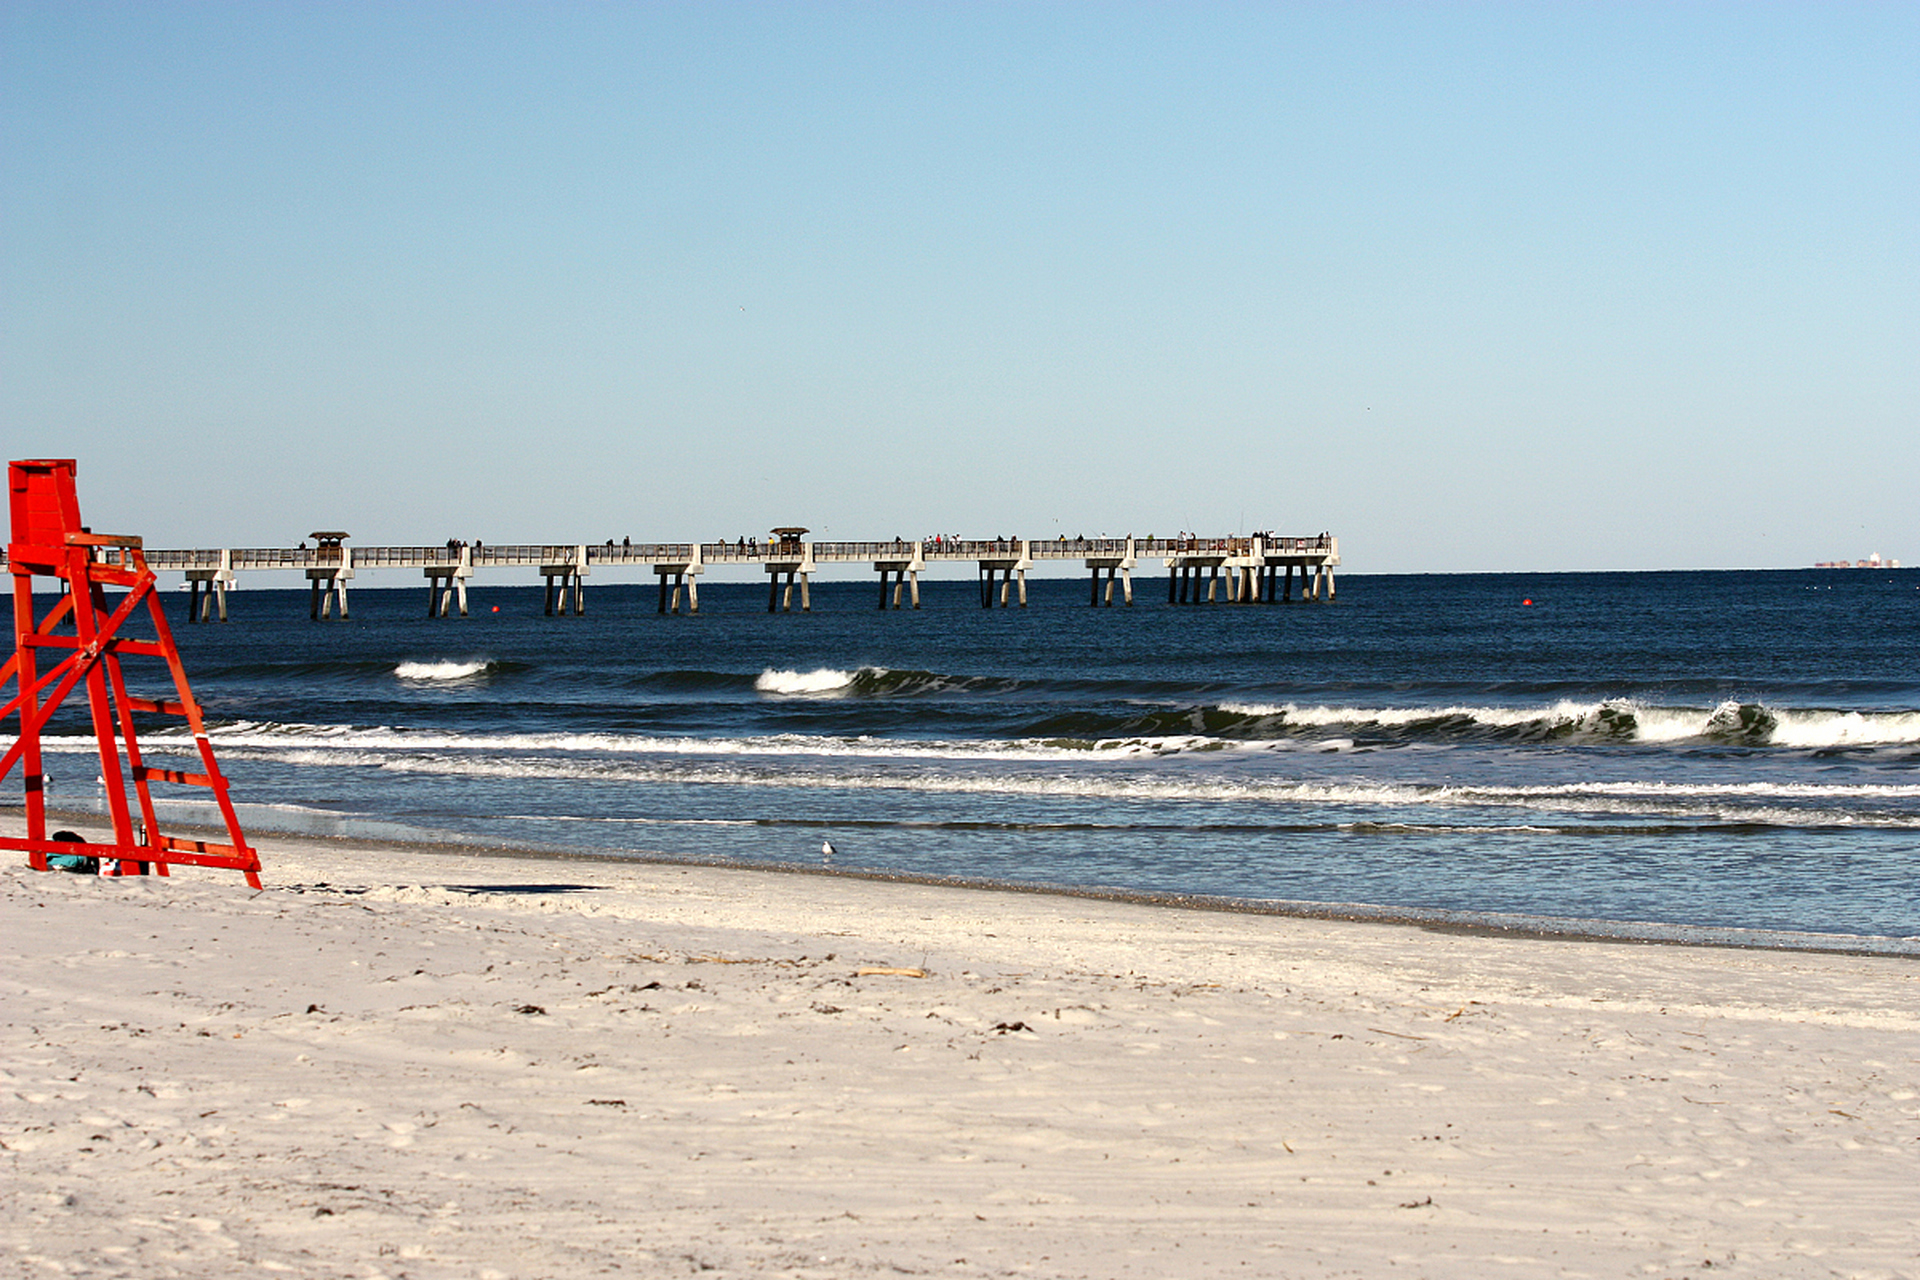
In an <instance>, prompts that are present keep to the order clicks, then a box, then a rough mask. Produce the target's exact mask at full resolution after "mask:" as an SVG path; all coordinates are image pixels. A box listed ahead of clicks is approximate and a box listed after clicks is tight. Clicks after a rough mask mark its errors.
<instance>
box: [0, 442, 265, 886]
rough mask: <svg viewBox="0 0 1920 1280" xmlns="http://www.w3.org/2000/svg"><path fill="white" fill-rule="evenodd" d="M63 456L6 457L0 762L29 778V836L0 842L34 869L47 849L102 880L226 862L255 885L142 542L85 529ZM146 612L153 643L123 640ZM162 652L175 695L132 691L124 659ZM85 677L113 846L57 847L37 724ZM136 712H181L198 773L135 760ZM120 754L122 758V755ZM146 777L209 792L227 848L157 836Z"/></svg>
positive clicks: (256, 867)
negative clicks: (114, 594) (8, 600)
mask: <svg viewBox="0 0 1920 1280" xmlns="http://www.w3.org/2000/svg"><path fill="white" fill-rule="evenodd" d="M74 471H75V466H74V461H73V459H71V458H53V459H34V460H28V461H24V462H11V463H8V464H7V498H8V504H9V507H10V509H11V513H12V516H13V540H12V541H11V542H10V543H8V544H7V569H8V571H9V572H11V573H12V574H13V646H14V647H13V657H12V658H11V659H9V660H8V662H7V664H6V666H5V667H4V668H0V688H3V687H4V686H5V684H6V682H7V681H8V680H9V679H11V680H13V681H14V683H15V685H16V688H17V690H18V692H17V693H16V695H15V696H14V698H13V700H12V701H11V702H9V703H7V705H6V707H5V708H4V709H0V722H4V721H5V719H6V718H7V717H9V716H14V715H17V716H19V718H20V737H19V740H18V741H17V742H15V743H14V744H13V747H12V749H11V750H9V751H8V752H7V754H6V756H5V757H4V758H0V779H4V778H5V777H6V775H7V774H8V773H10V772H11V771H12V769H13V766H14V765H15V764H16V763H18V764H20V765H21V766H22V773H23V774H24V776H25V779H26V794H27V798H26V811H27V834H26V836H25V837H24V838H22V837H18V836H0V849H24V850H26V852H27V857H28V861H29V862H30V863H31V864H32V865H33V866H34V868H35V869H37V870H40V871H45V870H47V855H48V854H49V853H75V854H90V855H92V856H94V857H97V858H101V859H110V860H112V861H111V862H106V861H103V863H102V866H103V867H110V868H111V869H110V870H109V871H107V872H106V874H109V875H140V874H144V870H145V867H146V866H147V865H151V866H153V867H154V868H155V869H156V870H158V871H159V873H160V874H161V875H166V874H167V868H168V866H169V864H172V863H180V864H183V865H190V866H196V867H227V868H230V869H231V870H234V871H240V872H244V873H245V874H246V877H247V883H248V884H249V885H251V886H252V887H253V888H255V889H258V888H259V887H260V858H259V855H258V854H257V853H255V852H254V850H252V849H251V848H249V847H248V846H247V839H246V836H245V835H243V834H242V833H241V830H240V820H239V818H238V817H237V816H235V814H234V811H233V802H232V801H231V800H229V799H228V798H227V780H226V778H225V776H223V775H222V774H221V772H220V766H219V764H218V763H217V762H216V761H215V760H214V758H213V747H212V746H211V745H210V744H209V743H208V741H207V730H206V725H205V723H204V722H203V721H202V719H201V716H200V704H199V703H197V702H195V701H194V700H193V692H192V690H190V689H189V688H188V687H187V673H186V670H185V669H184V668H183V667H182V666H181V665H180V651H179V650H178V649H176V648H175V647H174V643H173V633H172V632H171V631H170V630H168V628H167V618H166V614H165V612H164V611H163V610H162V608H161V606H160V597H159V595H158V594H157V593H156V592H155V590H154V577H153V570H151V569H149V568H147V560H146V556H145V554H144V553H143V552H142V551H141V547H140V539H138V538H131V537H120V536H116V535H109V534H96V533H89V532H88V531H87V529H86V527H85V526H83V525H82V524H81V523H80V501H79V499H78V498H77V497H76V496H75V494H74V487H73V477H74ZM36 575H38V576H40V577H47V578H57V579H59V581H60V583H61V592H62V594H61V596H60V598H59V600H58V602H56V603H55V604H54V605H53V607H52V608H50V609H48V610H47V612H46V614H45V616H44V617H41V618H38V619H36V618H35V617H34V607H33V579H34V577H35V576H36ZM107 587H125V588H126V589H127V594H126V597H125V599H123V600H121V601H119V602H118V604H117V605H115V606H114V607H113V608H112V609H111V610H110V609H108V607H107V594H106V590H105V588H107ZM143 604H144V605H146V607H147V612H148V614H149V615H150V616H151V617H152V619H153V631H154V638H153V639H151V640H147V639H142V638H139V637H136V636H130V635H121V634H120V629H121V627H122V625H123V624H124V623H125V622H126V621H127V619H128V618H130V617H132V616H133V613H134V611H135V610H136V609H138V608H139V607H140V606H141V605H143ZM43 649H52V650H56V651H65V652H66V656H65V657H63V658H61V659H59V660H58V661H57V662H54V663H53V664H52V665H51V666H50V667H48V669H47V670H46V671H45V672H44V673H42V672H41V671H40V661H39V652H40V651H41V650H43ZM123 656H124V657H143V658H159V659H161V660H163V661H164V662H165V663H166V664H167V669H168V671H169V672H170V673H171V674H172V677H173V688H174V694H175V699H176V700H172V701H169V700H166V699H149V698H136V697H132V696H131V695H129V694H128V692H127V684H126V679H125V676H124V674H123V673H122V671H121V667H120V660H121V658H122V657H123ZM82 681H85V683H86V686H87V706H88V709H89V710H90V711H91V712H92V714H93V732H94V736H95V737H96V738H98V739H99V742H100V777H101V779H102V781H103V782H104V783H105V786H106V794H107V809H108V812H109V814H110V816H111V817H112V819H113V841H114V842H113V843H112V844H72V843H65V842H60V843H56V842H54V841H52V840H49V839H47V806H46V792H45V789H44V788H45V784H44V779H43V774H42V772H41V767H40V730H41V728H42V726H44V725H45V724H46V723H47V721H48V719H49V718H50V717H51V716H52V715H53V713H54V711H55V709H56V708H58V707H59V706H60V703H61V702H62V701H63V700H64V699H65V698H66V696H67V694H69V693H70V692H72V691H73V688H74V686H76V685H78V684H80V683H81V682H82ZM136 712H141V713H145V714H147V715H158V716H180V717H182V718H184V719H185V720H186V722H187V727H188V729H189V730H190V731H191V732H192V734H193V743H194V747H195V749H196V750H198V752H199V754H200V761H201V769H202V771H201V772H198V773H194V772H188V771H185V770H180V769H156V768H151V767H149V766H148V765H146V764H144V763H143V762H142V761H141V758H140V744H139V742H138V741H137V740H136V739H135V737H134V723H133V717H134V714H135V713H136ZM123 753H124V759H123ZM129 777H131V778H132V781H133V790H134V795H135V797H136V798H137V800H138V803H139V807H140V828H139V830H138V832H136V831H135V829H134V825H133V813H132V810H131V809H130V807H129V805H128V803H127V779H128V778H129ZM152 782H167V783H173V784H175V785H179V786H189V787H203V788H206V789H208V790H211V791H212V792H213V798H214V801H215V803H217V804H218V805H219V807H220V817H221V818H222V820H223V821H225V823H226V827H227V834H228V839H229V841H230V843H227V844H214V843H210V842H208V841H205V840H185V839H179V838H176V837H173V836H166V835H162V834H161V833H160V823H159V820H158V819H157V818H156V817H155V815H154V809H153V796H152V794H151V793H150V791H149V789H148V784H149V783H152Z"/></svg>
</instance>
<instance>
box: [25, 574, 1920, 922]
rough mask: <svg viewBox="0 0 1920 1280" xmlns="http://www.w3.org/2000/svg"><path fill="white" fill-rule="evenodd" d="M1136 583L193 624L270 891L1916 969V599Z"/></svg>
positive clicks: (75, 793)
mask: <svg viewBox="0 0 1920 1280" xmlns="http://www.w3.org/2000/svg"><path fill="white" fill-rule="evenodd" d="M362 581H363V583H364V581H365V580H364V579H363V580H362ZM1138 585H1139V588H1140V589H1139V591H1138V593H1137V594H1138V603H1137V604H1135V605H1134V606H1133V607H1131V608H1126V607H1120V606H1116V607H1112V608H1100V609H1093V608H1089V607H1087V603H1086V602H1087V586H1086V583H1085V581H1084V580H1066V579H1054V580H1044V581H1036V582H1035V583H1033V584H1032V587H1031V603H1030V605H1029V607H1028V608H1026V609H1019V608H1014V609H997V608H996V609H993V610H983V609H981V608H980V607H979V602H978V594H977V590H976V587H975V584H974V583H973V582H972V581H961V582H934V583H929V584H926V586H925V587H924V599H925V607H924V608H922V609H920V610H919V611H911V610H900V611H893V610H886V611H881V610H877V609H876V608H875V607H874V602H875V599H876V596H877V587H876V585H875V584H874V583H873V582H871V581H849V582H840V583H823V584H819V585H817V586H816V587H815V588H814V594H813V605H814V607H813V612H811V613H807V614H802V613H798V612H795V613H790V614H788V613H783V614H777V615H769V614H768V613H767V612H766V611H765V601H766V589H765V586H764V583H763V582H731V583H730V582H709V583H707V584H705V585H704V586H703V588H702V591H701V605H702V611H701V613H700V614H699V615H698V616H685V615H683V616H671V615H669V616H661V615H659V614H657V613H656V612H655V604H656V599H657V597H656V595H655V591H654V587H653V584H652V583H651V582H650V581H649V582H646V583H634V584H627V585H608V584H603V583H595V582H592V581H591V580H590V583H589V586H588V588H587V612H586V613H585V615H584V616H581V617H545V616H543V615H542V612H541V605H542V592H541V589H540V588H538V587H505V586H491V585H488V584H486V583H485V582H484V581H481V582H480V583H479V585H477V586H476V587H475V588H474V589H473V613H472V616H470V617H467V618H464V619H462V618H452V619H428V618H427V617H425V616H424V615H425V602H426V590H425V587H424V585H418V586H414V587H412V589H409V590H367V589H364V586H363V587H362V589H358V590H356V591H355V592H354V593H353V595H352V617H351V620H350V621H347V622H341V621H339V620H337V619H336V620H334V621H331V622H320V623H315V622H311V621H309V620H308V618H307V596H306V593H305V591H304V589H302V590H287V591H282V590H258V589H256V590H244V591H241V592H239V593H237V594H235V595H234V596H233V597H232V617H233V620H232V621H231V622H229V623H227V624H224V625H221V624H217V623H216V624H208V625H198V626H188V625H184V623H183V621H182V618H183V615H184V612H185V605H186V597H185V596H184V594H180V595H175V594H173V593H170V594H169V596H168V603H169V605H170V606H171V616H172V617H173V619H174V631H175V635H176V637H177V639H178V640H179V643H180V646H181V649H182V653H183V655H184V658H185V661H186V666H187V670H188V673H189V677H190V679H191V680H192V682H193V686H194V690H195V693H196V694H197V695H198V697H199V698H200V700H201V702H202V703H203V705H204V706H205V708H206V711H207V714H208V716H209V718H210V723H211V725H212V727H213V740H214V744H215V749H216V751H217V754H218V756H219V758H220V761H221V764H222V766H223V768H224V769H225V770H226V772H227V773H228V775H229V777H230V778H231V779H232V782H233V795H234V797H235V798H236V800H237V801H239V802H240V806H241V813H242V816H243V820H244V822H245V825H246V826H247V827H248V830H249V834H250V836H251V837H252V838H253V839H254V840H255V842H256V843H261V844H263V845H266V846H267V847H268V850H269V851H268V852H267V854H266V855H265V857H266V860H267V864H268V865H267V874H268V876H269V878H270V877H271V875H272V865H271V853H270V847H271V837H272V835H273V834H274V833H276V832H288V833H305V834H322V835H340V836H350V837H357V838H364V839H411V840H423V841H445V842H455V843H473V844H484V845H510V846H517V847H527V848H539V849H563V850H578V851H588V852H595V853H602V854H612V855H638V856H667V857H677V858H692V859H723V860H735V861H739V862H743V863H753V864H760V863H779V864H787V865H803V866H815V867H817V866H820V865H821V864H822V863H823V861H826V859H825V856H824V855H823V854H822V852H821V845H822V842H823V841H825V840H831V842H832V843H833V845H834V846H835V850H836V852H835V854H834V856H833V857H832V859H831V862H830V865H832V866H833V867H834V868H835V869H838V870H875V871H882V872H891V873H900V874H907V875H916V876H936V877H958V878H966V879H980V880H989V881H1000V882H1012V883H1017V884H1023V885H1033V886H1044V887H1061V888H1075V889H1110V890H1118V891H1123V892H1127V893H1137V894H1148V895H1175V896H1181V895H1204V896H1213V897H1220V898H1227V899H1236V900H1243V901H1249V902H1259V903H1285V904H1294V906H1295V907H1296V908H1300V909H1326V910H1330V911H1334V912H1337V913H1343V914H1375V915H1390V916H1405V917H1412V918H1416V919H1426V920H1435V921H1442V922H1446V921H1461V922H1468V923H1492V924H1500V925H1508V926H1513V927H1522V928H1539V929H1548V930H1560V931H1568V932H1598V933H1613V934H1620V935H1624V936H1683V937H1693V938H1699V939H1714V938H1722V937H1724V938H1729V939H1732V940H1734V941H1741V942H1758V943H1761V944H1765V943H1768V942H1772V943H1775V944H1781V943H1786V944H1793V945H1833V946H1848V947H1855V946H1858V947H1866V948H1870V949H1877V950H1891V951H1920V883H1917V875H1916V873H1920V671H1916V662H1915V655H1916V653H1920V571H1914V570H1871V571H1867V570H1855V571H1833V570H1827V571H1817V570H1804V571H1773V572H1760V571H1754V572H1744V571H1742V572H1673V573H1617V574H1616V573H1574V574H1464V575H1436V576H1388V575H1359V574H1353V575H1343V576H1341V578H1340V579H1339V596H1338V599H1337V600H1335V601H1332V602H1328V603H1308V602H1294V603H1291V604H1285V605H1270V606H1268V605H1263V606H1228V605H1214V606H1198V607H1193V606H1189V607H1170V606H1169V605H1167V604H1166V602H1165V588H1164V579H1162V578H1154V577H1151V576H1149V577H1144V578H1143V579H1142V580H1141V581H1140V582H1139V584H1138ZM495 606H498V612H495V611H494V608H495ZM128 669H129V671H132V672H142V673H145V672H149V671H151V670H157V669H158V668H157V664H153V663H150V662H143V661H138V660H129V668H128ZM138 691H139V690H138V689H136V692H138ZM172 723H174V724H177V723H178V722H177V721H174V722H172ZM84 732H85V730H84V722H83V721H81V720H78V719H75V718H72V717H67V718H65V719H63V721H62V723H61V726H60V729H59V734H60V735H62V736H61V737H60V739H59V740H58V741H57V742H56V743H55V744H54V746H55V751H54V753H53V755H52V756H51V757H50V760H49V765H48V771H49V774H50V775H51V776H52V779H53V781H52V784H51V792H52V794H51V796H50V799H51V800H52V801H53V803H55V804H56V805H63V806H66V807H70V808H86V807H89V806H92V807H98V804H99V787H98V783H97V779H95V778H94V774H95V772H96V769H95V762H94V761H93V760H92V759H90V758H89V756H88V755H87V753H88V752H90V751H91V750H92V747H91V739H90V738H89V737H85V736H83V735H84ZM143 744H144V745H146V746H147V748H148V749H149V752H150V754H153V755H155V756H156V759H155V760H154V761H153V763H160V764H166V763H169V761H168V760H164V759H159V758H157V757H158V756H160V755H162V754H165V753H167V752H168V751H169V750H171V751H172V752H174V753H176V754H177V753H178V752H179V748H180V746H181V743H180V742H179V740H178V738H177V736H176V737H175V738H174V739H173V740H172V742H171V743H169V741H168V738H167V735H166V734H164V733H161V734H150V735H148V736H146V737H144V738H143ZM181 758H185V757H184V756H183V757H181ZM8 785H10V786H13V785H17V775H15V777H14V778H11V779H9V782H8ZM168 812H169V813H171V814H174V815H177V816H179V817H181V818H187V819H197V820H201V821H205V820H206V819H207V818H208V816H209V812H210V810H209V809H208V807H206V806H203V805H197V804H195V803H191V802H180V803H176V804H173V805H171V806H169V809H168ZM776 884H777V886H778V887H777V888H776V889H774V890H773V891H777V892H791V893H804V892H805V886H804V882H800V881H795V882H791V883H786V882H776ZM1302 904H1315V907H1314V908H1303V907H1302Z"/></svg>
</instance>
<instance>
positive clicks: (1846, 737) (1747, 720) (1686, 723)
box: [1181, 699, 1920, 750]
mask: <svg viewBox="0 0 1920 1280" xmlns="http://www.w3.org/2000/svg"><path fill="white" fill-rule="evenodd" d="M1207 710H1208V709H1206V708H1201V709H1199V714H1201V715H1202V717H1204V713H1205V712H1206V711H1207ZM1218 711H1220V712H1222V713H1224V714H1225V715H1227V716H1233V717H1239V720H1238V721H1237V722H1223V723H1220V724H1218V725H1214V726H1210V730H1211V731H1213V732H1223V733H1224V732H1234V731H1239V732H1242V733H1244V732H1249V731H1263V730H1264V731H1267V732H1274V733H1279V732H1286V731H1297V730H1302V729H1331V728H1339V729H1343V730H1346V731H1349V732H1352V731H1357V730H1374V731H1377V732H1383V733H1385V734H1386V735H1387V736H1397V737H1430V738H1441V739H1445V738H1461V737H1469V736H1474V737H1485V738H1493V739H1502V738H1504V739H1513V740H1579V739H1585V740H1612V741H1618V742H1641V743H1677V742H1685V741H1696V740H1697V741H1702V742H1721V743H1740V744H1746V745H1751V746H1775V747H1792V748H1799V749H1803V750H1817V749H1821V748H1829V747H1867V746H1907V745H1913V744H1920V712H1914V711H1877V712H1870V711H1841V710H1828V709H1817V708H1816V709H1794V710H1775V709H1772V708H1769V707H1767V706H1766V705H1764V704H1762V703H1750V702H1733V701H1727V702H1722V703H1720V704H1718V705H1717V706H1714V707H1664V706H1652V705H1648V704H1646V703H1643V702H1638V701H1634V700H1630V699H1608V700H1606V701H1602V702H1575V701H1572V700H1562V701H1559V702H1555V703H1552V704H1550V705H1548V706H1544V707H1540V706H1534V707H1486V706H1466V705H1459V706H1425V707H1338V706H1301V705H1298V704H1296V703H1284V704H1260V703H1233V702H1229V703H1222V704H1221V705H1220V706H1219V708H1218ZM1181 714H1187V715H1193V714H1195V713H1193V712H1187V713H1181Z"/></svg>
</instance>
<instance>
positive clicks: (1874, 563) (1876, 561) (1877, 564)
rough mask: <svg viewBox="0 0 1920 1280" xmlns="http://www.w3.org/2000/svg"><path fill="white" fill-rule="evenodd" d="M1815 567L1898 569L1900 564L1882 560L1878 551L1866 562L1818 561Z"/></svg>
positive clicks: (1896, 561)
mask: <svg viewBox="0 0 1920 1280" xmlns="http://www.w3.org/2000/svg"><path fill="white" fill-rule="evenodd" d="M1813 567H1814V568H1816V569H1898V568H1899V567H1900V562H1899V561H1898V560H1882V559H1881V558H1880V553H1879V552H1878V551H1876V552H1874V553H1873V554H1872V555H1870V556H1868V557H1867V558H1866V559H1865V560H1818V561H1815V562H1814V566H1813Z"/></svg>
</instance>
